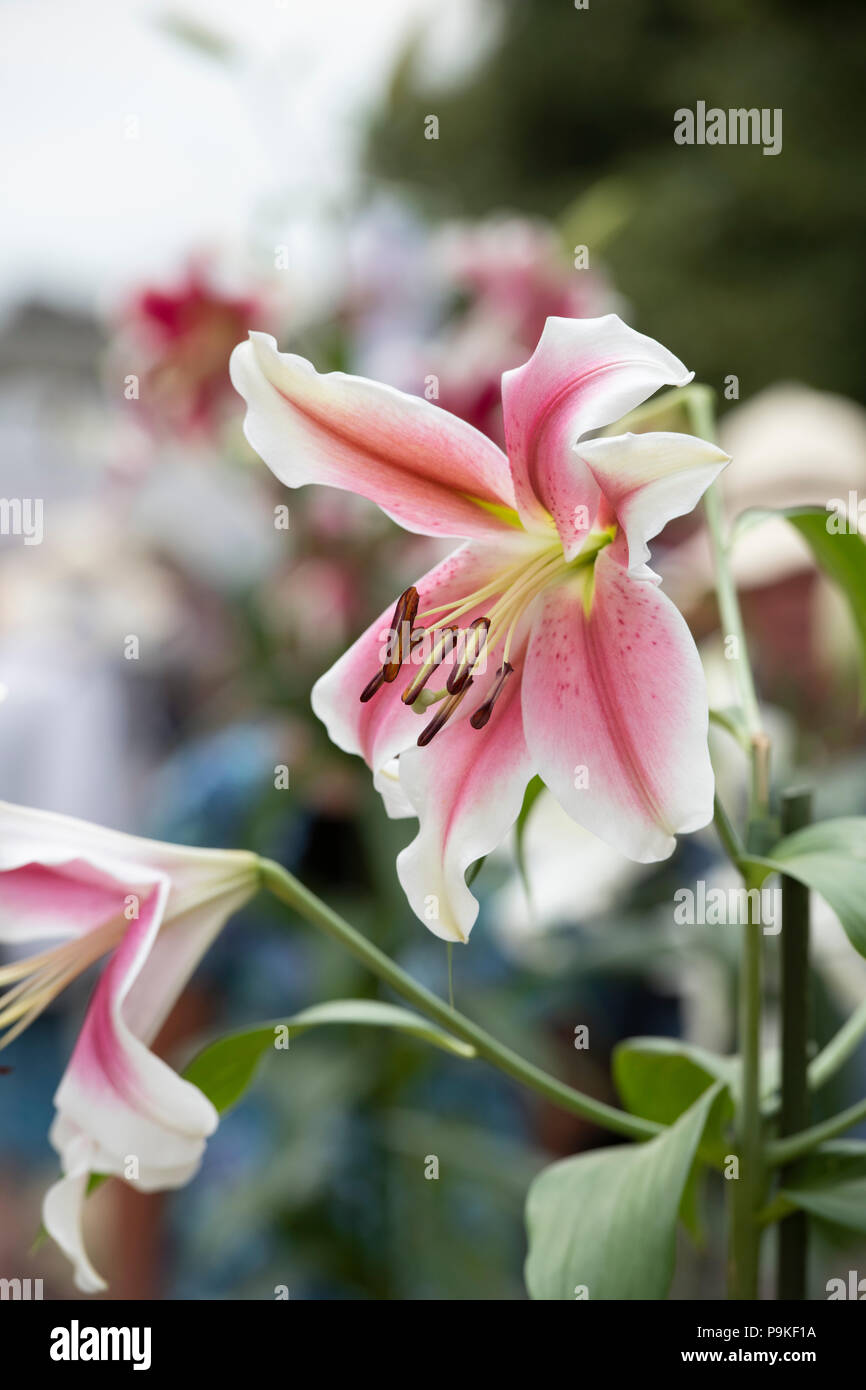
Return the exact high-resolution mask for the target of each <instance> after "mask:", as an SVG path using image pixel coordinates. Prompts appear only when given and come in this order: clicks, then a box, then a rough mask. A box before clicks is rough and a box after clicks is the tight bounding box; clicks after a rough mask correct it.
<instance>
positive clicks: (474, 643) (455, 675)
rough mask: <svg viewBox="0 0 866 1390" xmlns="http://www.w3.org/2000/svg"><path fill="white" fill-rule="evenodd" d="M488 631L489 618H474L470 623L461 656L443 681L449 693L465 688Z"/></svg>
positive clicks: (455, 692) (453, 693)
mask: <svg viewBox="0 0 866 1390" xmlns="http://www.w3.org/2000/svg"><path fill="white" fill-rule="evenodd" d="M489 631H490V619H489V618H476V619H475V621H474V623H470V625H469V627H468V629H467V632H466V643H465V646H464V648H463V656H462V658H461V660H460V661H459V662H458V663H457V665H456V666H455V667H454V670H453V671H451V673H450V674H449V676H448V679H447V681H446V682H445V689H446V690H447V691H448V692H449V693H450V694H451V695H456V694H457V693H458V691H461V690H466V689H467V687H468V685H469V680H470V677H469V673H470V671H471V670H472V667H473V666H474V665H475V662H476V661H477V659H478V657H479V656H480V654H481V652H482V651H483V649H484V643H485V642H486V641H487V634H488V632H489ZM482 634H483V635H482Z"/></svg>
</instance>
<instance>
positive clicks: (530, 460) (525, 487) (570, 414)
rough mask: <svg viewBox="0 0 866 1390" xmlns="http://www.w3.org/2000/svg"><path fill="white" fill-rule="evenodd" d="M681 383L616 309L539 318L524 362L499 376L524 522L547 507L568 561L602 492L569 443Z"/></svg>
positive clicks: (682, 373)
mask: <svg viewBox="0 0 866 1390" xmlns="http://www.w3.org/2000/svg"><path fill="white" fill-rule="evenodd" d="M689 380H691V373H690V372H687V371H686V369H685V367H684V366H683V364H682V362H680V361H678V359H677V358H676V357H674V356H673V354H672V353H670V352H668V351H667V349H666V348H663V347H662V346H661V344H660V343H657V342H655V341H654V340H653V339H652V338H647V337H645V335H644V334H642V333H636V332H635V331H634V329H632V328H629V327H628V326H627V325H626V324H624V323H623V322H622V320H621V319H620V318H618V317H617V316H616V314H608V315H607V316H606V317H605V318H600V319H562V318H550V319H548V320H547V323H546V324H545V327H544V332H543V333H542V335H541V338H540V340H539V343H538V346H537V347H536V349H535V352H534V353H533V354H532V357H531V358H530V359H529V361H528V362H527V363H526V364H525V366H523V367H518V368H516V369H515V370H514V371H511V372H506V373H505V375H504V376H503V378H502V401H503V410H504V416H505V438H506V445H507V449H508V457H509V461H510V464H511V471H512V476H513V478H514V491H515V496H516V498H517V506H518V510H519V512H520V515H521V517H522V518H523V520H524V523H525V524H526V525H527V526H529V525H536V526H537V525H538V523H539V521H541V520H542V519H543V518H544V516H545V514H546V513H550V515H551V516H552V517H553V519H554V521H555V522H556V527H557V530H558V531H559V535H560V538H561V540H562V544H563V548H564V550H565V553H566V556H567V558H569V559H571V558H573V557H574V555H576V554H577V551H578V550H579V548H580V545H581V543H582V541H583V538H584V536H585V535H586V532H587V530H588V529H589V527H590V526H591V525H592V523H593V520H594V519H595V514H596V511H597V508H598V505H599V501H600V495H601V494H600V489H599V487H598V484H597V482H596V480H595V478H594V477H593V476H592V473H591V472H590V470H589V469H588V468H587V467H586V465H585V464H584V463H583V461H582V460H581V459H580V458H579V457H578V456H576V455H575V453H574V445H575V444H576V443H577V441H578V440H579V439H580V438H581V437H582V436H583V435H585V434H587V433H589V432H590V431H591V430H597V429H601V428H602V427H603V426H605V425H611V424H613V423H614V422H615V421H616V420H618V419H620V417H621V416H623V415H624V414H625V413H626V412H627V411H629V410H632V409H634V407H635V406H637V405H640V404H641V402H643V401H645V400H646V399H647V397H648V396H651V395H652V394H653V392H654V391H657V390H658V388H659V387H660V386H665V385H670V386H683V385H685V383H686V382H688V381H689Z"/></svg>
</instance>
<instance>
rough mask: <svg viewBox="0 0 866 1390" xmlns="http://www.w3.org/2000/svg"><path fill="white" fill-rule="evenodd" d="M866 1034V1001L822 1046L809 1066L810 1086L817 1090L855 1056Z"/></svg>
mask: <svg viewBox="0 0 866 1390" xmlns="http://www.w3.org/2000/svg"><path fill="white" fill-rule="evenodd" d="M864 1035H866V1002H864V1003H863V1004H861V1005H860V1007H859V1008H857V1009H855V1010H854V1012H853V1014H852V1015H851V1017H850V1018H849V1019H848V1022H847V1023H844V1024H843V1025H842V1027H841V1028H840V1029H839V1031H838V1033H837V1034H836V1035H835V1037H833V1038H831V1039H830V1041H829V1042H828V1044H827V1046H826V1047H824V1048H822V1049H821V1051H820V1052H819V1053H818V1056H817V1057H815V1058H814V1060H813V1061H812V1063H811V1065H810V1066H809V1086H810V1088H811V1089H812V1090H813V1091H817V1090H819V1089H820V1087H821V1086H823V1085H824V1084H825V1083H826V1082H827V1081H829V1080H830V1077H831V1076H834V1075H835V1074H836V1072H837V1071H838V1070H839V1068H840V1067H843V1066H844V1065H845V1063H846V1062H847V1061H848V1059H849V1057H853V1056H854V1053H855V1052H856V1051H857V1048H858V1047H859V1046H860V1044H861V1042H862V1041H863V1037H864Z"/></svg>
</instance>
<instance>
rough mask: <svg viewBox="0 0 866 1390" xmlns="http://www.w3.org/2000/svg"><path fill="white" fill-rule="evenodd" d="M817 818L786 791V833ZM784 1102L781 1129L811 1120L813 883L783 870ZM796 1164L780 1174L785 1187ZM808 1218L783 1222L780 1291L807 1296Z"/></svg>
mask: <svg viewBox="0 0 866 1390" xmlns="http://www.w3.org/2000/svg"><path fill="white" fill-rule="evenodd" d="M811 819H812V794H811V792H809V791H788V792H786V793H785V795H784V796H783V797H782V834H783V835H790V834H793V832H794V831H795V830H802V828H803V827H804V826H806V825H808V824H809V822H810V821H811ZM780 949H781V956H782V991H781V993H782V1104H781V1109H780V1111H779V1132H780V1134H781V1135H783V1136H788V1135H792V1134H796V1133H798V1131H800V1130H803V1129H805V1127H806V1125H807V1124H808V1123H809V1086H808V1080H807V1068H808V1061H809V1025H810V1009H809V1003H810V1000H809V889H808V888H807V887H806V886H805V885H804V884H802V883H800V882H798V880H797V879H795V878H789V877H788V876H787V875H783V876H782V936H781V942H780ZM795 1175H796V1167H794V1168H793V1169H792V1168H785V1169H783V1170H782V1172H781V1173H780V1175H779V1181H780V1183H781V1185H782V1186H783V1187H784V1186H785V1184H786V1180H787V1179H790V1178H793V1177H795ZM808 1242H809V1220H808V1217H807V1215H806V1213H805V1212H804V1211H796V1212H792V1213H791V1215H790V1216H787V1217H786V1218H785V1219H784V1220H783V1221H782V1222H781V1223H780V1225H779V1233H778V1256H779V1258H778V1269H777V1275H776V1289H777V1297H778V1298H779V1299H781V1300H785V1301H787V1300H793V1299H796V1300H802V1299H804V1298H805V1297H806V1264H807V1256H808Z"/></svg>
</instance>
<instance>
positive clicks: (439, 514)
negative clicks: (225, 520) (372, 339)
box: [231, 333, 514, 537]
mask: <svg viewBox="0 0 866 1390" xmlns="http://www.w3.org/2000/svg"><path fill="white" fill-rule="evenodd" d="M231 375H232V381H233V383H234V386H235V389H236V390H237V391H238V392H239V393H240V395H241V396H243V398H244V400H245V401H246V403H247V416H246V423H245V426H244V428H245V432H246V436H247V438H248V440H249V442H250V444H251V445H252V447H253V448H254V449H255V451H256V453H258V454H260V455H261V457H262V458H263V459H264V461H265V462H266V463H267V465H268V467H269V468H271V469H273V471H274V473H276V475H277V477H278V478H280V479H281V481H282V482H284V483H286V484H288V486H289V487H301V486H302V485H303V484H305V483H324V484H327V485H328V486H330V487H337V488H343V489H345V490H347V491H349V492H354V493H357V494H358V495H359V496H360V497H367V498H369V499H370V501H372V502H375V503H377V505H378V506H380V507H381V508H382V510H383V511H385V512H387V514H388V515H389V516H390V517H393V519H394V520H395V521H397V522H399V523H400V525H401V526H404V527H406V529H407V530H409V531H417V532H420V533H421V534H422V535H429V536H466V537H472V536H489V535H491V534H498V533H499V532H501V531H503V530H504V529H506V524H505V523H504V522H503V521H501V520H499V519H498V518H497V517H495V516H494V515H492V514H491V513H490V512H489V511H487V510H486V509H485V508H484V507H481V506H479V505H478V504H477V503H476V502H474V501H472V500H471V499H472V498H480V499H481V500H482V501H484V502H487V503H492V504H494V505H497V506H500V505H501V506H506V507H509V508H513V506H514V493H513V489H512V485H511V475H510V472H509V469H508V463H507V460H506V459H505V456H504V455H503V453H502V451H501V450H500V449H499V448H498V447H497V446H496V445H495V444H494V443H492V441H491V440H489V439H488V438H487V436H486V435H483V434H481V432H480V431H479V430H476V429H474V428H473V427H472V426H471V425H468V424H466V422H465V421H463V420H460V419H458V418H457V416H455V415H450V414H449V413H448V412H447V411H445V410H442V409H440V407H439V406H436V405H433V404H431V403H430V402H429V401H426V400H423V399H422V398H421V397H419V396H410V395H406V394H405V393H404V392H402V391H397V390H394V389H393V388H392V387H390V386H384V385H382V384H381V383H379V382H375V381H368V380H366V379H364V378H363V377H354V376H347V375H346V374H345V373H343V372H330V373H327V374H324V375H320V374H319V373H318V372H316V371H315V369H314V368H313V367H312V365H311V364H310V363H309V362H307V361H306V360H305V359H304V358H303V357H297V356H295V355H294V354H292V353H281V352H278V351H277V345H276V342H275V340H274V339H273V338H272V337H270V336H269V335H268V334H266V333H253V334H251V335H250V339H249V341H248V342H245V343H241V344H239V346H238V347H236V348H235V350H234V352H233V354H232V360H231Z"/></svg>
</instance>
